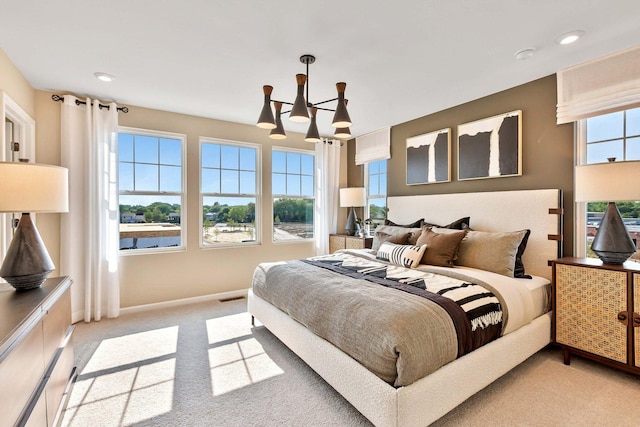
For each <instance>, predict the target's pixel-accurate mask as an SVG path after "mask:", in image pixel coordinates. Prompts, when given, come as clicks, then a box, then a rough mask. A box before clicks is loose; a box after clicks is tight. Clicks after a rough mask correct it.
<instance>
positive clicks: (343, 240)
mask: <svg viewBox="0 0 640 427" xmlns="http://www.w3.org/2000/svg"><path fill="white" fill-rule="evenodd" d="M372 245H373V237H358V236H347V235H346V234H330V235H329V253H334V252H335V251H337V250H338V249H371V246H372Z"/></svg>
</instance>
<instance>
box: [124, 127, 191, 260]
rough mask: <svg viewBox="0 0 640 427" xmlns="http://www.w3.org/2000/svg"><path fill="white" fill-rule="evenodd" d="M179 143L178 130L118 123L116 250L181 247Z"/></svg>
mask: <svg viewBox="0 0 640 427" xmlns="http://www.w3.org/2000/svg"><path fill="white" fill-rule="evenodd" d="M184 145H185V136H184V135H179V134H173V133H166V132H156V131H147V130H136V129H125V128H121V130H120V132H119V134H118V166H119V168H118V181H119V192H120V197H119V205H120V250H121V251H125V250H126V251H132V250H135V251H149V250H163V249H164V250H166V248H170V249H176V248H184V246H185V244H184V242H185V241H184V236H186V234H185V221H184V219H185V218H186V216H185V209H184V207H185V204H184V188H185V179H184V167H183V164H184Z"/></svg>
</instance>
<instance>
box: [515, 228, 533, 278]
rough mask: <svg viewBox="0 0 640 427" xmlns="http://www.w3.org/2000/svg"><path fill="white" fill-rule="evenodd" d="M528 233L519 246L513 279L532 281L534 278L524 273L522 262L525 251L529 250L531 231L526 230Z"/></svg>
mask: <svg viewBox="0 0 640 427" xmlns="http://www.w3.org/2000/svg"><path fill="white" fill-rule="evenodd" d="M524 231H525V232H526V233H525V235H524V237H523V238H522V242H520V246H518V252H517V253H516V263H515V266H514V269H513V277H517V278H519V279H532V277H531V276H530V275H528V274H525V272H524V263H523V262H522V254H524V250H525V249H526V248H527V242H528V241H529V236H530V235H531V230H524Z"/></svg>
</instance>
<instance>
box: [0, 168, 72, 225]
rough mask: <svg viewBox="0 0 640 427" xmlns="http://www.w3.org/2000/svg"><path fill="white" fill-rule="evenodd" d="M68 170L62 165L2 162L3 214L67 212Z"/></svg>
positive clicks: (0, 208)
mask: <svg viewBox="0 0 640 427" xmlns="http://www.w3.org/2000/svg"><path fill="white" fill-rule="evenodd" d="M68 211H69V171H68V170H67V169H66V168H63V167H60V166H51V165H41V164H35V163H11V162H0V212H26V213H29V212H68Z"/></svg>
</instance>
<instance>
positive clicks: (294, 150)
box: [271, 145, 318, 245]
mask: <svg viewBox="0 0 640 427" xmlns="http://www.w3.org/2000/svg"><path fill="white" fill-rule="evenodd" d="M274 151H279V152H284V153H298V154H306V155H310V156H311V157H313V173H312V175H311V176H312V177H313V197H308V196H289V195H283V194H277V195H276V194H275V193H274V192H273V174H274V172H273V153H274ZM316 166H317V163H316V152H315V151H314V150H305V149H302V148H294V147H283V146H275V145H274V146H272V147H271V227H272V229H271V243H273V244H274V245H281V244H282V245H286V244H294V243H309V242H312V241H315V239H316V238H317V237H318V236H316V235H315V228H316V227H315V224H316V217H315V203H316V199H317V192H316V180H317V176H316ZM286 175H288V173H286V172H285V176H286ZM292 175H294V174H292ZM298 175H302V174H301V173H300V174H298ZM276 198H278V199H282V198H287V199H300V200H309V199H311V200H313V206H314V217H313V227H312V230H313V233H314V236H313V237H303V238H300V239H287V240H275V239H274V238H273V236H274V234H275V229H276V224H275V221H274V219H275V218H274V216H273V213H274V212H273V208H274V202H275V199H276Z"/></svg>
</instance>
